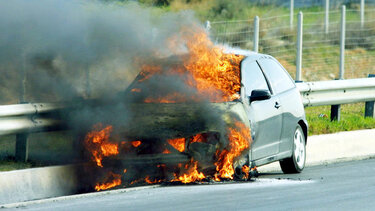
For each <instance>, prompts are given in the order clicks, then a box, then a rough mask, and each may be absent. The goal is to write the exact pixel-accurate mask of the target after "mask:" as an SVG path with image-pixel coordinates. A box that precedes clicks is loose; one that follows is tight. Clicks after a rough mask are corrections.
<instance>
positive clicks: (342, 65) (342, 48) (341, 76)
mask: <svg viewBox="0 0 375 211" xmlns="http://www.w3.org/2000/svg"><path fill="white" fill-rule="evenodd" d="M345 12H346V7H345V5H342V8H341V37H340V74H339V79H340V80H342V79H344V73H345Z"/></svg>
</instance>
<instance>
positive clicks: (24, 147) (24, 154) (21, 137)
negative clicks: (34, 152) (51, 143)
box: [15, 133, 29, 162]
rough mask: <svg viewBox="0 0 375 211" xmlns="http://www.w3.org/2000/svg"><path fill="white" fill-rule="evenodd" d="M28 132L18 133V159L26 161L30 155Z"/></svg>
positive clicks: (16, 155)
mask: <svg viewBox="0 0 375 211" xmlns="http://www.w3.org/2000/svg"><path fill="white" fill-rule="evenodd" d="M27 136H28V135H27V134H26V133H23V134H17V135H16V154H15V157H16V160H17V161H22V162H26V161H27V160H28V157H29V150H28V141H27Z"/></svg>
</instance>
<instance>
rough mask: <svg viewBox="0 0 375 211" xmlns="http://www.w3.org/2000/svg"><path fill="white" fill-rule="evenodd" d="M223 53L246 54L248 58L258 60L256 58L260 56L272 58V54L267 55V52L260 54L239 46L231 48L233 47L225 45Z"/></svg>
mask: <svg viewBox="0 0 375 211" xmlns="http://www.w3.org/2000/svg"><path fill="white" fill-rule="evenodd" d="M224 53H227V54H237V55H242V56H246V58H248V59H250V60H258V59H261V58H272V59H274V58H273V57H272V56H270V55H267V54H261V53H257V52H255V51H249V50H244V49H240V48H233V47H225V48H224Z"/></svg>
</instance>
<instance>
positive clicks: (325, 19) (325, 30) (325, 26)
mask: <svg viewBox="0 0 375 211" xmlns="http://www.w3.org/2000/svg"><path fill="white" fill-rule="evenodd" d="M324 32H325V33H326V34H328V32H329V0H326V2H325V16H324Z"/></svg>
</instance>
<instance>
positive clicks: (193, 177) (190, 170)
mask: <svg viewBox="0 0 375 211" xmlns="http://www.w3.org/2000/svg"><path fill="white" fill-rule="evenodd" d="M197 168H198V161H194V160H193V159H192V160H191V161H190V162H189V163H187V164H186V165H185V170H186V173H184V174H183V175H177V174H175V179H173V180H172V181H174V182H175V181H179V182H182V183H191V182H195V181H201V180H202V179H204V178H206V176H205V175H204V174H203V173H202V172H198V170H197Z"/></svg>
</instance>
